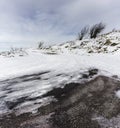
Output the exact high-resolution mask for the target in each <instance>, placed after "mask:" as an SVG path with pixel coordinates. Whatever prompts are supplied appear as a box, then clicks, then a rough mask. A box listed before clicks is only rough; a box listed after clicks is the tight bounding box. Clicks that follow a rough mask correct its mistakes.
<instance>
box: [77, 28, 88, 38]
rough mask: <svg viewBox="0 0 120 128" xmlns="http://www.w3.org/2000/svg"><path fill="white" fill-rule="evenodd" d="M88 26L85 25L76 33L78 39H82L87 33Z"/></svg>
mask: <svg viewBox="0 0 120 128" xmlns="http://www.w3.org/2000/svg"><path fill="white" fill-rule="evenodd" d="M88 31H89V27H88V26H85V27H84V28H82V29H81V31H80V33H78V40H82V39H83V37H84V36H85V35H86V34H87V33H88Z"/></svg>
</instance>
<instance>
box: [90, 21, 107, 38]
mask: <svg viewBox="0 0 120 128" xmlns="http://www.w3.org/2000/svg"><path fill="white" fill-rule="evenodd" d="M104 29H105V24H103V23H102V22H100V23H98V24H95V25H93V26H92V27H91V29H90V38H96V37H97V36H98V34H99V33H101V32H102V31H103V30H104Z"/></svg>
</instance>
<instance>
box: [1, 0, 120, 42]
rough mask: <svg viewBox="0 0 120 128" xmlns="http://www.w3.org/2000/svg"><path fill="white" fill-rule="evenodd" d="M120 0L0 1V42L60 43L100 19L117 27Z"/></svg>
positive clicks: (110, 26)
mask: <svg viewBox="0 0 120 128" xmlns="http://www.w3.org/2000/svg"><path fill="white" fill-rule="evenodd" d="M119 8H120V2H119V0H114V1H113V0H101V1H97V0H88V1H87V0H74V1H73V0H66V1H65V0H34V1H33V0H1V1H0V19H1V20H0V41H11V42H14V41H15V42H37V41H40V40H44V41H47V42H56V41H57V42H61V41H66V40H72V39H74V38H76V34H77V33H78V32H79V30H80V29H81V27H83V26H84V25H86V24H90V25H92V24H94V23H97V22H100V21H103V22H105V23H106V24H107V26H108V30H109V29H112V28H118V29H119V25H120V23H119V20H120V18H119V13H120V9H119Z"/></svg>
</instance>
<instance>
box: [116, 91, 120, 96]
mask: <svg viewBox="0 0 120 128" xmlns="http://www.w3.org/2000/svg"><path fill="white" fill-rule="evenodd" d="M116 96H117V97H118V98H120V90H118V91H116Z"/></svg>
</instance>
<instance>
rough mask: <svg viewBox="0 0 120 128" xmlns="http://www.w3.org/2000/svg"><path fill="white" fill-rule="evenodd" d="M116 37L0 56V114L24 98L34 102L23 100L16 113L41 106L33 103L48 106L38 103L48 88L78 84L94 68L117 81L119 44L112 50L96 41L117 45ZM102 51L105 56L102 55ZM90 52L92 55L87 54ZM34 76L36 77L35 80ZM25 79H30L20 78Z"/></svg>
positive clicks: (119, 65) (119, 75) (99, 38)
mask: <svg viewBox="0 0 120 128" xmlns="http://www.w3.org/2000/svg"><path fill="white" fill-rule="evenodd" d="M118 35H119V37H120V33H118V32H114V33H110V34H108V35H106V36H105V37H104V38H102V37H98V38H97V39H85V40H83V41H73V42H70V43H66V44H63V45H56V46H52V47H51V48H50V49H26V50H25V51H22V52H23V53H20V54H19V53H18V52H17V53H16V52H15V53H13V56H10V55H8V54H6V53H2V54H1V55H0V113H5V112H8V111H9V110H8V108H7V107H6V102H7V101H10V102H17V100H19V99H20V98H23V97H27V98H28V99H29V98H31V99H35V100H34V101H27V100H26V101H24V102H23V103H21V104H19V106H16V109H20V110H21V111H23V110H24V109H25V108H29V110H35V109H37V108H38V107H39V106H40V104H36V105H34V104H35V103H37V102H43V101H44V102H46V103H47V102H48V100H41V99H37V97H40V96H41V95H42V94H44V93H46V92H47V91H49V90H51V88H54V87H58V86H61V87H62V86H63V85H65V84H66V83H68V82H80V78H81V73H83V72H85V71H87V70H88V69H89V68H97V69H99V70H100V71H101V72H100V73H101V74H104V75H109V76H112V75H118V77H120V51H119V48H118V45H119V44H118V45H117V46H113V47H112V46H105V45H103V46H102V45H101V44H100V43H99V41H102V42H103V43H104V42H105V40H106V39H107V38H110V39H111V40H112V41H113V42H115V41H116V40H117V42H118V41H119V39H120V38H116V36H118ZM100 45H101V47H102V48H101V49H100V51H99V52H100V53H98V50H99V49H97V48H98V46H100ZM104 47H105V48H106V49H107V52H105V51H104ZM115 49H117V50H115ZM89 50H92V51H93V52H92V53H89ZM114 50H115V51H114ZM113 51H114V52H113ZM24 53H25V54H24ZM21 55H22V56H21ZM42 72H43V73H42ZM39 73H42V74H39ZM35 74H38V75H36V76H35ZM25 75H29V76H27V77H25V78H24V77H23V78H20V77H21V76H25ZM37 77H38V78H37ZM32 78H35V79H32ZM27 79H29V80H27ZM4 80H7V81H4ZM116 96H117V97H119V98H120V92H119V91H118V92H116ZM39 100H40V101H39ZM49 100H51V99H49ZM24 111H27V110H24Z"/></svg>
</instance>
